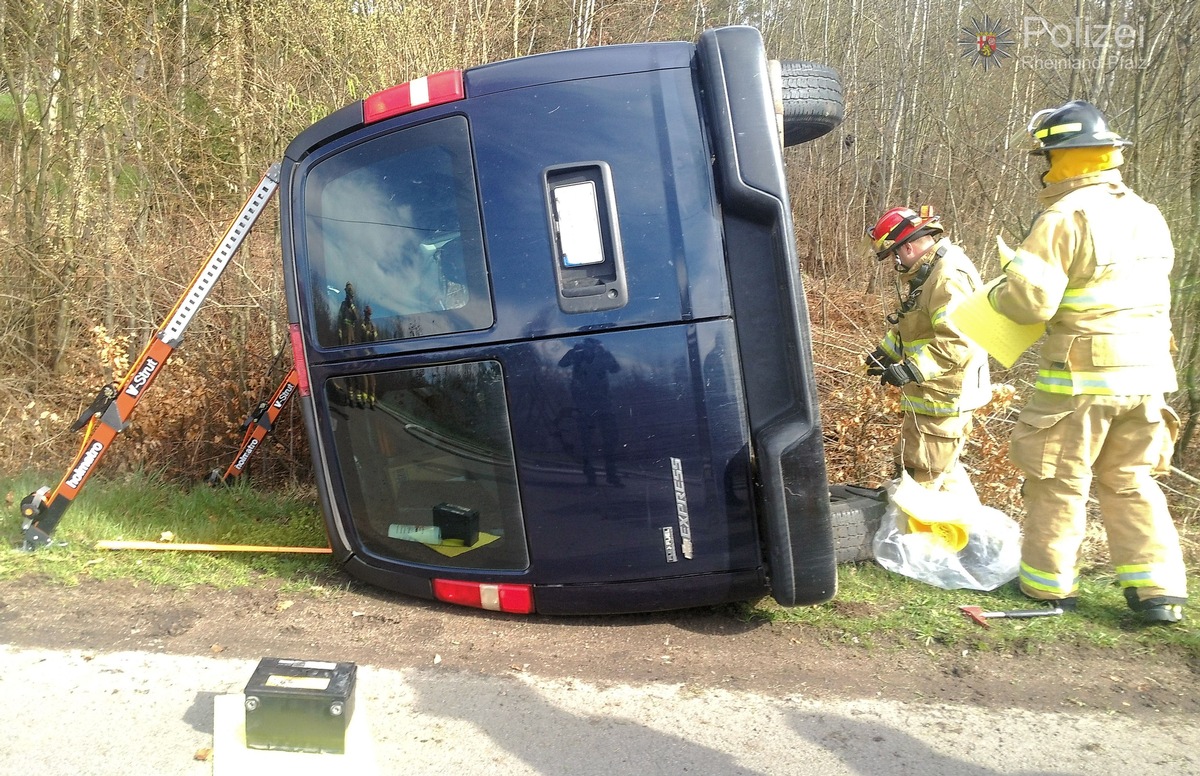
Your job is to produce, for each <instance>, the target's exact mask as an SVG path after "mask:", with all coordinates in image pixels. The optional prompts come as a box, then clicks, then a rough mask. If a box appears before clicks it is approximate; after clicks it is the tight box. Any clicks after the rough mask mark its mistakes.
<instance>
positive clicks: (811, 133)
mask: <svg viewBox="0 0 1200 776" xmlns="http://www.w3.org/2000/svg"><path fill="white" fill-rule="evenodd" d="M779 67H780V76H781V79H782V87H783V144H784V145H785V146H794V145H797V144H799V143H806V142H808V141H809V140H815V139H816V138H818V137H821V136H822V135H825V134H828V133H829V132H831V131H833V130H834V129H836V128H837V127H838V125H839V124H841V123H842V118H843V116H844V115H845V111H846V108H845V103H844V101H843V99H842V82H841V80H840V79H839V78H838V74H837V71H836V70H834V69H833V68H832V67H829V66H828V65H819V64H816V63H815V62H799V61H796V60H780V62H779Z"/></svg>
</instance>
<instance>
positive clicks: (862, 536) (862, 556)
mask: <svg viewBox="0 0 1200 776" xmlns="http://www.w3.org/2000/svg"><path fill="white" fill-rule="evenodd" d="M887 505H888V497H887V491H885V490H884V489H883V488H863V487H859V486H856V485H832V486H830V488H829V519H830V522H832V523H833V543H834V549H835V556H836V558H837V562H838V563H853V562H855V561H860V560H871V559H872V558H874V557H875V553H874V552H872V551H871V540H872V539H874V538H875V533H876V531H878V530H879V523H880V521H881V520H882V518H883V513H884V512H885V511H887Z"/></svg>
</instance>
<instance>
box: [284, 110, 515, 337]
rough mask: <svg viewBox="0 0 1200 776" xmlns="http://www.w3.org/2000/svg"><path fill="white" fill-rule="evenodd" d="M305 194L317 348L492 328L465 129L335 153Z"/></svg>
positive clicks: (415, 130)
mask: <svg viewBox="0 0 1200 776" xmlns="http://www.w3.org/2000/svg"><path fill="white" fill-rule="evenodd" d="M304 186H305V187H304V191H303V202H304V205H303V213H304V228H305V233H304V236H303V238H304V243H305V247H306V251H305V255H306V256H307V260H308V273H309V276H310V284H309V289H310V303H311V304H312V308H313V313H314V320H315V323H316V326H315V329H316V333H317V341H318V343H319V344H320V345H321V347H327V348H328V347H339V346H347V345H356V344H363V343H370V342H374V341H388V340H396V339H407V338H413V337H426V336H430V335H435V334H446V333H450V332H460V331H474V330H478V329H486V328H488V327H489V326H490V325H491V324H492V320H493V318H492V309H491V302H490V298H489V292H488V285H487V282H488V281H487V272H486V268H485V263H484V262H485V260H484V254H483V237H482V233H481V228H480V219H479V205H478V197H477V196H476V190H475V176H474V171H473V169H472V165H471V148H470V140H469V137H468V127H467V120H466V119H465V118H464V117H462V116H450V117H447V118H444V119H440V120H438V121H433V122H430V123H428V124H422V125H420V126H416V127H412V128H409V129H405V130H402V131H399V132H392V133H389V134H387V135H383V136H379V137H375V138H373V139H370V140H367V141H366V142H363V143H359V144H357V145H353V146H350V147H347V148H343V149H341V150H339V151H336V152H335V153H334V154H332V155H331V156H329V157H328V158H326V159H322V160H320V161H318V162H317V163H315V164H314V165H313V166H312V167H311V168H310V170H309V172H308V175H307V176H306V178H305V184H304Z"/></svg>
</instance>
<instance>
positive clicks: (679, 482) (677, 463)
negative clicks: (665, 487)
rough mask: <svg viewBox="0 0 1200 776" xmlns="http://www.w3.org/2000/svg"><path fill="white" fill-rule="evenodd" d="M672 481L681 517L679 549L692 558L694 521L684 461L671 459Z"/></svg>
mask: <svg viewBox="0 0 1200 776" xmlns="http://www.w3.org/2000/svg"><path fill="white" fill-rule="evenodd" d="M671 479H672V480H674V483H675V514H676V515H678V516H679V549H680V551H681V552H682V553H683V557H685V558H687V559H688V560H691V558H692V519H691V517H689V516H688V505H687V489H686V488H684V486H683V461H681V460H679V459H678V458H672V459H671Z"/></svg>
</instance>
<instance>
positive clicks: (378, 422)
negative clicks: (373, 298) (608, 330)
mask: <svg viewBox="0 0 1200 776" xmlns="http://www.w3.org/2000/svg"><path fill="white" fill-rule="evenodd" d="M325 391H326V395H327V397H328V400H329V403H330V405H331V407H333V408H334V409H333V411H332V412H331V413H330V418H331V425H332V428H333V438H334V448H335V450H336V454H337V463H338V466H339V468H340V469H341V471H342V476H343V482H344V483H345V492H346V499H347V502H348V504H349V507H350V515H351V521H352V522H353V524H354V528H355V530H356V531H357V532H358V535H359V537H360V538H361V539H362V543H363V545H364V546H365V547H366V548H367V549H368V550H369V551H371V552H372V553H374V554H375V555H377V556H379V557H382V558H386V559H389V560H401V561H408V562H411V563H419V564H423V565H428V566H455V567H461V568H474V569H488V570H492V569H495V570H506V571H514V570H524V569H525V568H527V567H528V565H529V555H528V552H527V550H526V546H525V526H524V522H523V519H522V514H521V502H520V496H519V494H518V490H517V470H516V460H515V458H514V455H513V442H512V431H511V429H510V428H509V424H508V412H507V409H506V406H507V403H506V398H505V390H504V374H503V372H502V370H501V367H500V364H499V362H497V361H492V360H487V361H475V362H468V363H463V364H447V365H444V366H430V367H422V368H418V369H399V370H393V371H387V372H378V373H371V374H363V375H352V376H348V377H335V378H331V379H329V380H328V381H326V384H325Z"/></svg>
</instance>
